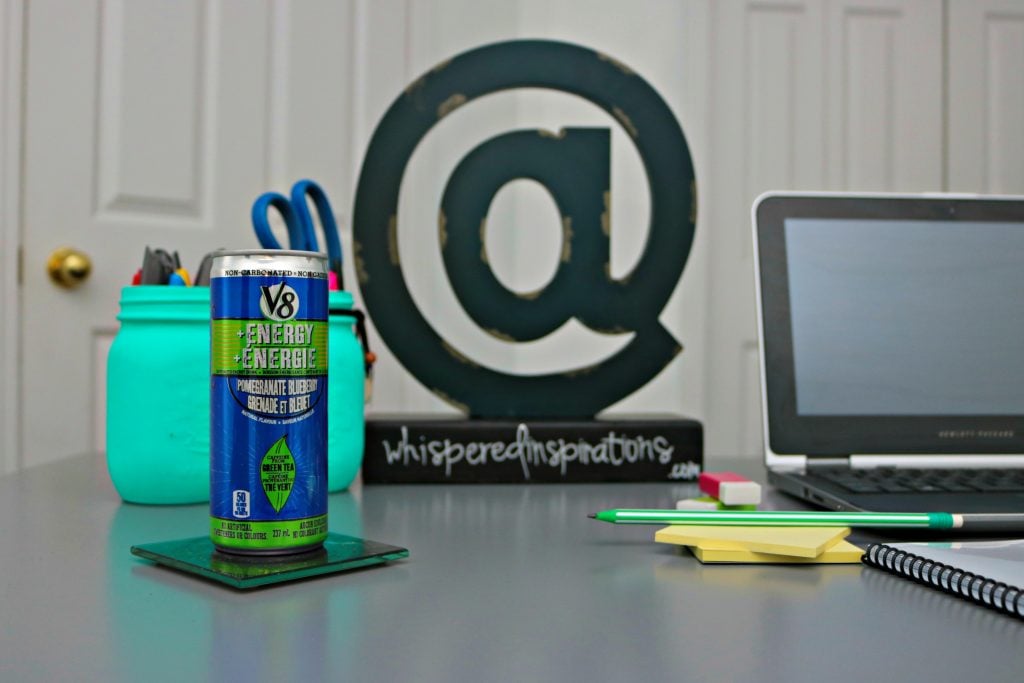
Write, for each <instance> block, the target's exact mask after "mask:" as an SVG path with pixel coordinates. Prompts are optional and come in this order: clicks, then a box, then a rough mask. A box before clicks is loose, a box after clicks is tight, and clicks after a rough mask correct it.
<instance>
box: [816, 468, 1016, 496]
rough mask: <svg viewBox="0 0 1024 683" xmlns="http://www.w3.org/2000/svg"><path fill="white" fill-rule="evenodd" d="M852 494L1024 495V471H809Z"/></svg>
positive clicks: (875, 469) (881, 469) (843, 469)
mask: <svg viewBox="0 0 1024 683" xmlns="http://www.w3.org/2000/svg"><path fill="white" fill-rule="evenodd" d="M808 474H813V476H815V477H819V478H821V479H825V480H827V481H830V482H832V483H833V484H836V485H837V486H839V487H840V488H843V489H845V490H847V491H849V492H850V493H910V492H926V493H945V492H952V493H973V492H976V491H1000V492H1013V491H1022V492H1024V469H987V470H979V469H894V468H889V467H879V468H874V469H846V468H824V467H823V468H821V469H815V470H812V471H808Z"/></svg>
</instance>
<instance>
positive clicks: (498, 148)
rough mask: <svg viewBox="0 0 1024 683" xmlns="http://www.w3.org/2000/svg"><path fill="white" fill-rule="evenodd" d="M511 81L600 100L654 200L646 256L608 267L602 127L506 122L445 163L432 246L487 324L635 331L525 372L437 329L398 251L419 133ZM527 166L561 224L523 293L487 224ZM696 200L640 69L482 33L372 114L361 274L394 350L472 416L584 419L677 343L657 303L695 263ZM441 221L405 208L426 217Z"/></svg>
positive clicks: (494, 330)
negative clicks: (581, 359) (561, 364)
mask: <svg viewBox="0 0 1024 683" xmlns="http://www.w3.org/2000/svg"><path fill="white" fill-rule="evenodd" d="M518 88H542V89H548V90H554V91H558V92H563V93H569V94H572V95H576V96H579V97H582V98H584V99H585V100H587V101H589V102H590V103H592V104H594V105H595V106H597V107H600V108H601V109H602V110H604V111H605V112H607V113H608V114H609V115H610V116H611V117H612V118H613V119H614V120H615V121H616V122H617V123H618V125H619V126H621V127H622V129H623V130H624V131H625V133H626V135H627V136H628V139H629V140H630V141H631V142H632V143H633V145H634V146H635V147H636V150H637V152H638V153H639V156H640V159H641V161H642V163H643V167H644V170H645V173H646V176H647V186H648V190H649V193H650V207H651V209H650V224H649V226H648V231H647V241H646V244H645V246H644V249H643V252H642V254H641V256H640V259H639V262H638V263H637V265H636V267H635V268H634V269H633V270H632V272H630V273H628V274H627V275H625V276H623V277H620V278H613V277H612V276H611V270H610V260H609V244H610V234H611V231H612V230H613V229H614V226H613V225H611V219H610V215H611V214H610V207H609V203H610V196H611V181H610V177H611V174H610V162H611V156H610V136H611V131H610V130H609V129H607V128H565V129H562V130H559V131H547V130H514V131H509V132H507V133H504V134H501V135H498V136H497V137H494V138H492V139H490V140H486V141H484V142H482V143H481V144H480V145H478V146H477V147H476V148H475V149H473V150H472V151H470V152H469V153H468V154H467V155H466V156H465V157H464V158H463V159H462V160H461V161H460V162H459V163H458V165H457V166H456V167H455V169H454V170H453V171H452V173H451V176H450V177H449V179H448V182H447V185H446V187H445V190H444V193H443V196H442V197H441V198H440V206H439V211H438V214H437V217H436V220H437V227H436V230H437V231H438V239H439V246H440V249H441V253H442V256H443V260H444V264H445V269H446V272H447V275H448V279H449V281H450V282H451V286H452V288H453V290H454V292H455V295H456V296H457V297H458V300H459V302H460V304H461V305H462V306H463V307H464V308H465V310H466V312H467V313H468V315H469V316H470V317H471V318H472V319H473V320H474V321H475V322H476V324H477V325H479V327H480V328H481V329H482V330H485V331H486V332H488V333H490V334H492V335H494V336H496V337H498V338H500V339H503V340H506V341H508V342H510V343H515V342H524V341H530V340H536V339H539V338H542V337H544V336H546V335H548V334H550V333H551V332H553V331H554V330H556V329H557V328H559V327H560V326H561V325H563V324H564V323H565V322H566V321H567V320H569V319H570V318H576V319H577V320H578V321H579V322H581V323H582V324H583V325H585V326H586V327H588V328H590V329H591V330H594V331H596V332H600V333H606V334H623V333H633V335H634V336H633V339H632V340H631V341H630V343H629V344H628V345H627V346H625V347H624V348H622V349H621V350H619V351H618V352H617V353H615V354H614V355H612V356H611V357H609V358H606V359H604V360H602V361H600V362H598V363H596V364H594V365H590V366H586V367H576V368H566V369H565V370H564V371H562V372H558V373H551V374H543V375H529V376H526V375H516V374H511V373H505V372H500V371H497V370H492V369H488V368H485V367H482V366H481V365H478V364H477V363H475V362H474V361H473V359H472V358H470V357H469V356H467V355H465V354H464V353H462V352H461V351H460V350H459V349H457V348H455V347H454V346H453V345H452V344H450V343H449V342H447V341H446V340H445V338H444V330H439V329H436V328H435V327H434V326H432V325H431V324H430V323H429V322H428V321H427V320H426V319H425V318H424V316H423V315H422V313H421V312H420V311H419V309H418V308H417V306H416V304H415V303H414V301H413V298H412V296H411V295H410V292H409V288H408V286H407V285H406V281H405V278H404V277H403V274H402V262H401V259H400V257H399V249H398V200H399V192H400V189H401V185H402V179H403V176H404V174H405V170H406V166H407V164H408V163H409V160H410V158H411V157H412V155H413V152H414V150H415V149H416V147H417V145H418V144H419V143H420V141H421V140H422V139H423V138H424V137H425V136H426V135H427V133H428V132H429V131H430V130H431V128H433V127H434V126H435V125H436V124H437V123H438V122H439V121H441V120H442V119H443V118H444V117H445V116H447V115H449V114H451V112H452V111H454V110H455V109H457V108H459V107H465V106H469V105H470V104H471V103H472V102H473V100H475V99H477V98H479V97H482V96H484V95H488V94H491V93H495V92H499V91H505V90H513V89H518ZM521 178H526V179H532V180H535V181H537V182H538V183H540V184H541V185H543V186H544V187H545V188H546V190H547V191H548V192H549V193H550V195H551V197H552V198H553V199H554V202H555V204H556V206H557V207H558V211H559V214H560V216H561V231H562V248H561V253H560V260H559V265H558V269H557V272H556V273H555V275H554V277H553V278H552V279H551V281H550V282H549V283H548V284H547V285H546V286H545V287H543V288H542V289H540V290H539V291H535V292H530V293H527V294H523V293H518V292H514V291H512V290H509V289H508V288H506V287H505V286H504V285H502V284H501V283H500V282H499V281H498V279H497V278H496V277H495V275H494V273H493V271H492V270H491V267H490V265H489V264H488V262H487V258H486V250H485V249H484V248H483V235H482V233H483V229H482V228H483V226H484V225H485V221H486V220H487V214H488V209H489V207H490V205H491V203H492V201H493V199H494V197H495V195H496V194H497V192H498V191H499V190H500V189H501V188H502V187H503V186H504V185H506V184H507V183H509V182H511V181H514V180H517V179H521ZM696 206H697V200H696V184H695V179H694V172H693V163H692V160H691V158H690V153H689V149H688V147H687V144H686V138H685V137H684V136H683V131H682V129H681V128H680V126H679V123H678V122H677V121H676V118H675V117H674V116H673V115H672V112H671V110H670V109H669V107H668V105H667V104H666V103H665V101H664V100H663V99H662V98H661V96H660V95H658V93H657V92H656V91H655V90H654V89H653V88H652V87H651V86H650V85H649V84H648V83H647V82H646V81H645V80H644V79H643V78H642V77H641V76H640V75H639V74H637V73H636V72H634V71H632V70H631V69H630V68H628V67H627V66H625V65H623V64H622V63H620V62H619V61H617V60H615V59H613V58H611V57H608V56H606V55H604V54H601V53H600V52H596V51H594V50H591V49H587V48H584V47H581V46H578V45H572V44H568V43H562V42H554V41H544V40H517V41H511V42H505V43H497V44H493V45H487V46H484V47H480V48H477V49H474V50H470V51H468V52H464V53H462V54H460V55H458V56H456V57H454V58H453V59H451V60H450V61H448V62H444V63H442V64H439V65H438V66H436V67H435V68H434V69H432V70H431V71H429V72H427V73H426V74H424V75H423V76H422V77H421V78H419V79H418V80H417V81H415V82H414V83H412V84H411V85H410V86H409V87H408V88H406V90H405V91H404V92H403V93H402V94H401V95H400V96H399V97H398V98H397V99H396V100H395V101H394V103H393V104H392V105H391V107H390V108H389V109H388V110H387V113H386V114H385V115H384V118H383V119H382V120H381V122H380V124H379V125H378V126H377V129H376V131H375V132H374V134H373V137H372V139H371V141H370V145H369V148H368V150H367V153H366V157H365V159H364V162H363V167H362V172H361V174H360V178H359V185H358V189H357V194H356V200H355V209H354V215H353V234H354V260H355V266H356V271H357V276H358V280H359V287H360V289H361V291H362V295H363V299H364V301H365V303H366V306H367V308H368V309H369V312H370V315H371V317H372V319H373V322H374V324H375V325H376V327H377V330H378V332H379V333H380V335H381V337H382V338H383V340H384V342H385V343H386V344H387V345H388V347H389V348H390V349H391V351H392V352H393V353H394V355H395V356H396V357H397V358H398V360H399V361H400V362H401V363H402V364H403V365H404V366H405V367H406V369H408V370H409V372H411V373H412V374H413V375H414V376H415V377H416V378H417V379H419V381H421V382H422V383H423V384H424V385H426V386H427V387H428V388H429V389H430V390H431V391H433V392H434V393H436V394H437V395H438V396H440V397H442V398H443V399H445V400H446V401H448V402H449V403H451V404H453V405H455V406H457V407H459V408H461V409H462V410H463V411H464V412H465V413H467V414H468V415H470V416H473V417H499V418H500V417H513V418H530V417H552V418H553V417H559V418H580V417H590V416H593V415H595V414H596V413H597V412H599V411H600V410H601V409H603V408H605V407H607V406H608V405H610V404H612V403H614V402H616V401H618V400H619V399H621V398H623V397H625V396H627V395H628V394H630V393H632V392H634V391H635V390H637V389H639V388H640V387H642V386H643V385H644V384H646V383H647V382H648V381H650V380H651V379H652V378H653V377H654V376H655V375H657V374H658V373H659V372H660V371H661V370H662V369H663V368H664V367H665V366H666V365H667V364H668V363H669V362H670V361H671V360H672V359H673V358H674V357H675V356H676V355H677V354H678V353H679V352H680V351H681V350H682V347H681V346H680V344H679V342H678V341H677V340H676V339H674V338H673V337H672V335H671V334H670V333H669V332H668V330H666V329H665V328H664V327H663V326H662V325H661V323H659V322H658V316H659V314H660V313H661V311H662V309H663V308H664V306H665V303H666V302H667V300H668V298H669V296H670V295H671V294H672V291H673V290H674V288H675V286H676V283H677V282H678V280H679V278H680V276H681V275H682V272H683V267H684V266H685V265H686V260H687V257H688V256H689V253H690V246H691V244H692V242H693V235H694V228H695V224H696ZM434 219H435V217H434V216H430V217H427V216H413V217H403V220H409V221H417V222H418V221H422V222H423V223H425V224H426V223H428V222H433V221H434ZM413 229H420V228H419V227H418V226H415V227H414V228H413ZM424 229H427V227H426V225H424Z"/></svg>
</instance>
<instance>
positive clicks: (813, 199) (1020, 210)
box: [754, 194, 1024, 458]
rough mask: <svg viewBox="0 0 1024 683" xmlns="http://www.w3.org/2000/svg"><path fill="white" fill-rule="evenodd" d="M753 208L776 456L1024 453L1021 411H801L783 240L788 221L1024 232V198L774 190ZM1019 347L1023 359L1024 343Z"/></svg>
mask: <svg viewBox="0 0 1024 683" xmlns="http://www.w3.org/2000/svg"><path fill="white" fill-rule="evenodd" d="M754 213H755V226H756V227H755V230H756V236H757V244H758V249H757V254H756V258H757V259H758V266H759V278H760V280H759V286H760V306H761V325H762V330H761V333H762V336H761V338H762V341H763V344H764V349H763V360H764V368H763V371H764V380H765V387H764V389H765V394H766V395H765V399H766V402H767V405H766V413H767V419H768V429H767V437H768V440H769V443H768V445H769V447H770V450H771V451H772V452H773V453H775V454H777V455H805V456H808V457H809V458H814V457H836V456H847V455H853V454H892V455H901V454H902V455H911V454H922V455H923V454H961V455H963V454H1019V453H1024V415H966V416H949V415H942V416H891V415H868V416H865V415H829V416H809V415H799V414H798V413H797V410H796V374H795V366H794V359H793V334H792V327H791V323H790V310H789V281H788V273H787V262H786V241H785V221H786V219H787V218H825V219H828V218H834V219H868V220H870V219H884V220H941V221H950V220H952V221H958V220H963V221H972V222H977V221H995V222H1011V223H1020V224H1021V226H1022V229H1024V198H1000V199H994V198H965V197H907V196H882V195H879V196H870V197H869V196H856V197H853V196H836V195H789V194H771V195H766V196H764V197H762V198H761V200H760V201H759V202H758V203H757V205H756V206H755V208H754ZM1022 267H1024V264H1022ZM1021 352H1022V361H1024V340H1022V346H1021ZM1022 390H1024V388H1022Z"/></svg>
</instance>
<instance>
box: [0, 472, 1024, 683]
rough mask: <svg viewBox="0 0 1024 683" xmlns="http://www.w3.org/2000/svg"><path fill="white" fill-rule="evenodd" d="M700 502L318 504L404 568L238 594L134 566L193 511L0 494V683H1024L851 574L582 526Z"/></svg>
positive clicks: (1016, 663)
mask: <svg viewBox="0 0 1024 683" xmlns="http://www.w3.org/2000/svg"><path fill="white" fill-rule="evenodd" d="M713 464H714V465H715V466H716V468H721V463H713ZM747 469H748V471H749V469H750V466H749V465H748V467H747ZM694 490H695V487H691V486H687V485H672V484H644V485H575V486H570V485H566V486H562V485H536V486H461V487H456V486H404V487H397V486H377V487H364V488H362V489H361V490H357V491H356V492H355V493H344V494H335V495H332V496H331V501H330V511H329V514H330V526H331V529H332V530H334V531H338V532H342V533H348V534H353V535H361V536H364V537H367V538H371V539H375V540H379V541H384V542H387V543H394V544H397V545H403V546H405V547H408V548H409V549H410V550H411V557H410V558H409V559H408V560H405V561H402V562H399V563H396V564H394V565H391V566H386V567H380V568H374V569H368V570H362V571H356V572H352V573H349V574H342V575H337V576H332V577H327V578H320V579H313V580H307V581H304V582H299V583H295V584H290V585H282V586H279V587H275V588H270V589H264V590H259V591H256V592H251V593H241V592H236V591H233V590H231V589H229V588H225V587H221V586H219V585H216V584H211V583H204V582H202V581H199V580H196V579H193V578H190V577H186V576H183V575H179V574H177V573H175V572H173V571H169V570H166V569H163V568H160V567H156V566H153V565H150V564H147V563H146V562H143V561H141V560H137V559H135V558H134V557H132V556H131V555H130V554H129V552H128V548H129V546H130V545H132V544H134V543H140V542H148V541H157V540H169V539H174V538H180V537H184V536H198V535H201V534H202V533H203V532H204V531H205V529H206V528H207V527H206V524H207V518H206V515H207V510H206V508H205V506H203V505H193V506H177V507H145V506H137V505H124V504H121V503H120V502H119V499H118V497H117V495H116V493H115V492H114V491H113V489H112V488H111V486H110V483H109V480H108V479H107V475H106V471H105V468H104V465H103V462H102V460H101V459H100V458H98V457H80V458H75V459H72V460H70V461H67V462H63V463H58V464H54V465H47V466H43V467H38V468H34V469H30V470H28V471H25V472H21V473H18V474H15V475H10V476H6V477H0V680H2V681H5V682H9V681H24V680H46V681H57V680H75V681H82V680H103V681H117V680H131V681H139V680H172V679H173V680H196V681H201V680H218V681H223V680H236V681H246V682H249V681H260V680H275V681H285V680H307V681H319V680H327V679H332V680H340V679H342V678H345V679H347V680H358V681H367V680H381V681H394V680H416V681H435V680H436V681H477V680H509V681H521V680H544V681H552V680H567V681H577V680H581V681H582V680H586V681H602V680H613V681H661V680H672V681H684V680H687V681H688V680H693V681H741V680H745V681H787V682H795V681H812V680H813V681H818V680H826V681H858V683H860V682H863V681H872V680H879V681H902V680H906V681H971V682H978V681H1020V680H1022V679H1024V622H1018V621H1016V620H1013V619H1011V618H1009V617H1004V616H1002V615H1000V614H997V613H994V612H990V611H988V610H985V609H982V608H980V607H975V606H973V605H971V604H969V603H966V602H963V601H960V600H958V599H955V598H952V597H949V596H946V595H944V594H941V593H938V592H936V591H932V590H930V589H927V588H924V587H922V586H918V585H915V584H912V583H909V582H906V581H903V580H900V579H897V578H894V577H891V576H889V575H887V574H884V573H882V572H878V571H875V570H872V569H868V568H866V567H862V566H859V565H842V566H805V567H782V566H702V565H700V564H699V563H698V562H697V561H696V560H695V559H693V558H692V557H690V556H689V555H688V554H686V553H685V552H684V553H683V554H680V552H678V551H677V550H675V549H673V548H671V547H667V546H662V545H657V544H654V543H653V542H651V538H652V536H653V531H654V529H653V528H648V527H615V526H612V525H606V524H600V523H597V522H594V521H591V520H588V519H586V514H587V513H589V512H593V511H595V510H598V509H602V508H608V507H641V506H643V507H656V506H669V505H671V504H672V503H673V502H674V500H676V499H677V498H679V497H681V496H687V495H691V494H692V493H694ZM768 503H769V506H771V507H785V506H788V507H792V506H793V501H790V500H787V499H783V498H781V497H779V496H769V500H768Z"/></svg>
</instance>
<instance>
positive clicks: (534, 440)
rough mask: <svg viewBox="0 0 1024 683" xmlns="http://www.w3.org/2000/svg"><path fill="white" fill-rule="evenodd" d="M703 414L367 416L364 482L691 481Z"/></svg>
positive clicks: (699, 457)
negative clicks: (558, 417)
mask: <svg viewBox="0 0 1024 683" xmlns="http://www.w3.org/2000/svg"><path fill="white" fill-rule="evenodd" d="M703 451H704V433H703V429H702V427H701V424H700V422H697V421H696V420H689V419H685V418H681V417H672V416H664V415H658V416H654V415H652V416H642V415H640V416H634V415H630V416H610V417H606V418H598V419H593V420H534V419H528V420H513V419H467V418H445V417H423V416H387V417H385V416H377V417H369V418H367V420H366V451H365V455H364V458H363V482H364V483H367V484H404V483H473V484H484V483H531V482H534V483H535V482H546V483H550V482H604V481H634V482H635V481H692V480H696V479H697V475H698V474H699V473H700V471H701V466H702V464H703Z"/></svg>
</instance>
